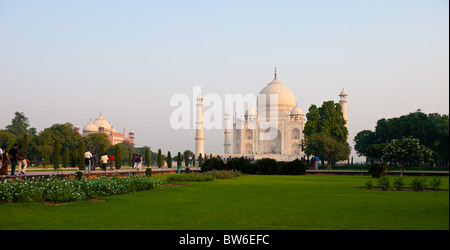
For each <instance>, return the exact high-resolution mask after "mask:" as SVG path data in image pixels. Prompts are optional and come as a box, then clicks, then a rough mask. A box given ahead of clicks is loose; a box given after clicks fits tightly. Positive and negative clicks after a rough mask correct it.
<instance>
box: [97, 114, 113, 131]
mask: <svg viewBox="0 0 450 250" xmlns="http://www.w3.org/2000/svg"><path fill="white" fill-rule="evenodd" d="M94 124H95V126H97V127H98V128H100V127H103V128H104V129H105V130H106V131H111V124H109V122H108V121H107V120H106V119H105V118H104V117H103V116H102V115H101V114H100V116H99V117H97V119H96V120H95V121H94Z"/></svg>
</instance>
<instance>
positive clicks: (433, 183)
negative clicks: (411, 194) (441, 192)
mask: <svg viewBox="0 0 450 250" xmlns="http://www.w3.org/2000/svg"><path fill="white" fill-rule="evenodd" d="M441 183H442V181H441V178H439V177H434V178H433V179H431V181H430V188H431V189H433V190H438V189H439V188H440V186H441Z"/></svg>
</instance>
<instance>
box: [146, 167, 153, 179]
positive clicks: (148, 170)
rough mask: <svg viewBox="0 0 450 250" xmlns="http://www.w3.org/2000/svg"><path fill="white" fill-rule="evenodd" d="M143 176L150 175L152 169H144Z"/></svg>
mask: <svg viewBox="0 0 450 250" xmlns="http://www.w3.org/2000/svg"><path fill="white" fill-rule="evenodd" d="M145 176H147V177H150V176H152V169H151V168H147V169H145Z"/></svg>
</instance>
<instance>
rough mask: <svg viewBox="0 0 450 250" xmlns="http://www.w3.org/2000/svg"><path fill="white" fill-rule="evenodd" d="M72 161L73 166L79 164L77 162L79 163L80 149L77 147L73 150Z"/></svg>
mask: <svg viewBox="0 0 450 250" xmlns="http://www.w3.org/2000/svg"><path fill="white" fill-rule="evenodd" d="M70 161H71V163H70V166H71V167H76V166H77V164H78V150H77V149H75V150H73V151H72V159H71V160H70Z"/></svg>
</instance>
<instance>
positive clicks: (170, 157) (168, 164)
mask: <svg viewBox="0 0 450 250" xmlns="http://www.w3.org/2000/svg"><path fill="white" fill-rule="evenodd" d="M166 161H167V167H168V168H171V167H172V155H171V154H170V151H169V152H167V160H166Z"/></svg>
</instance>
